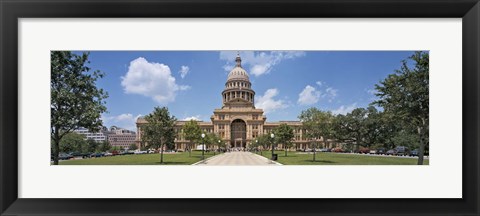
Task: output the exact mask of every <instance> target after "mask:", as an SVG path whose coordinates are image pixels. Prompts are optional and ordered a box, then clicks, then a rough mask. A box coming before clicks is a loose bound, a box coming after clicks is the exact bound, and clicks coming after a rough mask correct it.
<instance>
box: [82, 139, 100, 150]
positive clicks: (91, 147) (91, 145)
mask: <svg viewBox="0 0 480 216" xmlns="http://www.w3.org/2000/svg"><path fill="white" fill-rule="evenodd" d="M99 146H100V145H99V144H98V143H97V142H95V140H93V139H87V149H86V150H87V151H86V152H96V151H101V150H100V148H99Z"/></svg>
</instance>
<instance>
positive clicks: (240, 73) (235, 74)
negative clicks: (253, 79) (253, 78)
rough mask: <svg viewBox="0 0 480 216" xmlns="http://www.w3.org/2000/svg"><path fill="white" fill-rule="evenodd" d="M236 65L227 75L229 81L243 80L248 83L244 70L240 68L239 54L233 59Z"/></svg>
mask: <svg viewBox="0 0 480 216" xmlns="http://www.w3.org/2000/svg"><path fill="white" fill-rule="evenodd" d="M235 62H236V65H235V67H234V68H233V69H232V70H231V71H230V73H229V74H228V79H227V81H229V80H234V79H235V80H245V81H249V78H248V73H247V71H246V70H245V69H243V68H242V59H241V58H240V54H237V58H235Z"/></svg>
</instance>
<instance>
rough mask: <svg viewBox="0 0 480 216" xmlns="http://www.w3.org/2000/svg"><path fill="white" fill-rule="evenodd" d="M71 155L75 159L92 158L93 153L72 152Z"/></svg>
mask: <svg viewBox="0 0 480 216" xmlns="http://www.w3.org/2000/svg"><path fill="white" fill-rule="evenodd" d="M69 154H70V155H72V156H73V157H82V158H87V157H90V155H91V154H92V153H80V152H70V153H69Z"/></svg>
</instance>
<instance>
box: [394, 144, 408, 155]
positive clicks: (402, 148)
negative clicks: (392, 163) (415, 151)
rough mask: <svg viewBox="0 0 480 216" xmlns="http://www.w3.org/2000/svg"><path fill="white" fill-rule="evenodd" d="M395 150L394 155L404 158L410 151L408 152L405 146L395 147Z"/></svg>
mask: <svg viewBox="0 0 480 216" xmlns="http://www.w3.org/2000/svg"><path fill="white" fill-rule="evenodd" d="M395 150H396V153H395V155H399V156H406V155H409V154H410V150H408V148H407V147H405V146H397V147H396V148H395Z"/></svg>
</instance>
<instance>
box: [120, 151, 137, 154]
mask: <svg viewBox="0 0 480 216" xmlns="http://www.w3.org/2000/svg"><path fill="white" fill-rule="evenodd" d="M121 154H122V155H132V154H135V153H134V152H133V151H124V152H122V153H121Z"/></svg>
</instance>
